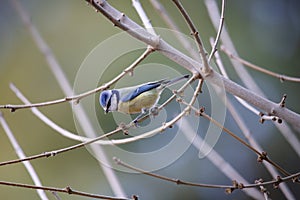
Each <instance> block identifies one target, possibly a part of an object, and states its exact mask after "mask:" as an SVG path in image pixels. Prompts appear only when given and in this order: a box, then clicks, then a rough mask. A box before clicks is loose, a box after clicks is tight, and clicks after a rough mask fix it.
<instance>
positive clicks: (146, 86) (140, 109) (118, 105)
mask: <svg viewBox="0 0 300 200" xmlns="http://www.w3.org/2000/svg"><path fill="white" fill-rule="evenodd" d="M188 77H189V75H188V74H187V75H184V76H180V77H177V78H174V79H171V80H168V79H162V80H157V81H153V82H147V83H143V84H140V85H136V86H132V87H125V88H119V89H112V90H104V91H102V92H101V94H100V96H99V103H100V105H101V107H102V108H103V110H104V112H105V113H108V112H113V111H117V112H121V113H125V114H137V113H145V112H146V111H147V110H149V109H152V108H154V107H155V106H156V105H157V103H158V101H159V99H160V95H161V93H162V92H163V90H164V89H165V88H167V87H169V86H171V85H173V84H175V83H178V82H179V81H182V80H184V79H187V78H188ZM138 118H139V116H138V117H137V118H136V119H135V120H134V121H135V122H136V121H137V119H138Z"/></svg>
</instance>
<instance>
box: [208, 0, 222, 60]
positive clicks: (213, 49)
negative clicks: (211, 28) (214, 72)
mask: <svg viewBox="0 0 300 200" xmlns="http://www.w3.org/2000/svg"><path fill="white" fill-rule="evenodd" d="M224 16H225V0H222V7H221V17H220V24H219V28H218V31H217V36H216V39H215V42H214V44H213V45H212V49H211V52H210V54H209V57H208V63H209V62H210V61H211V58H212V57H213V56H214V54H215V52H216V51H217V45H218V42H219V40H220V36H221V33H222V29H223V26H224Z"/></svg>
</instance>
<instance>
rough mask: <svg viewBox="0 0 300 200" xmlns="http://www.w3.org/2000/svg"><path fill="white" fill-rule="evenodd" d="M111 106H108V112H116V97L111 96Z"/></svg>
mask: <svg viewBox="0 0 300 200" xmlns="http://www.w3.org/2000/svg"><path fill="white" fill-rule="evenodd" d="M110 101H111V104H110V108H109V110H110V111H116V110H118V103H119V102H118V98H117V96H116V95H113V96H112V97H111V100H110Z"/></svg>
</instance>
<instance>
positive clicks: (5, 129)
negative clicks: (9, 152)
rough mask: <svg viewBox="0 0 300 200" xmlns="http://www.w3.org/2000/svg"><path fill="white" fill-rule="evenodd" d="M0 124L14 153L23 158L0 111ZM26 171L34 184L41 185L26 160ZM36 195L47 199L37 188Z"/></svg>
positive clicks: (20, 149) (23, 155)
mask: <svg viewBox="0 0 300 200" xmlns="http://www.w3.org/2000/svg"><path fill="white" fill-rule="evenodd" d="M0 124H1V125H2V128H3V129H4V131H5V133H6V135H7V137H8V138H9V140H10V143H11V144H12V146H13V148H14V150H15V152H16V154H17V155H18V157H19V158H20V159H22V158H25V157H26V155H25V153H24V152H23V150H22V148H21V146H20V145H19V143H18V141H17V139H16V138H15V137H14V134H13V133H12V131H11V129H10V128H9V126H8V124H7V122H6V120H5V119H4V117H3V114H2V112H0ZM23 164H24V166H25V168H26V170H27V172H28V173H29V175H30V177H31V179H32V181H33V182H34V184H35V186H42V183H41V181H40V179H39V177H38V175H37V173H36V172H35V170H34V168H33V166H32V165H31V164H30V162H28V161H26V162H23ZM37 193H38V195H39V196H40V198H41V199H43V200H48V197H47V195H46V194H45V192H44V191H43V190H37Z"/></svg>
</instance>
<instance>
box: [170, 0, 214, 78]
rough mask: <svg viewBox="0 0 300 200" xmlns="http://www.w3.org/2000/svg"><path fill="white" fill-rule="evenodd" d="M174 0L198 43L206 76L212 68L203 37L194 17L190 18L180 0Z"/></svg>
mask: <svg viewBox="0 0 300 200" xmlns="http://www.w3.org/2000/svg"><path fill="white" fill-rule="evenodd" d="M173 2H174V3H175V5H176V6H177V8H178V9H179V11H180V13H181V14H182V16H183V17H184V19H185V20H186V22H187V24H188V25H189V28H190V29H191V31H192V32H191V35H193V36H194V38H195V40H196V43H197V45H198V50H199V53H200V56H201V60H202V62H203V69H202V71H203V74H204V76H208V75H209V74H210V73H211V71H212V69H211V67H210V66H209V64H208V60H207V57H206V52H205V49H204V46H203V43H202V41H201V37H200V35H199V32H198V31H197V29H196V27H195V25H194V23H193V21H192V19H191V18H190V16H189V14H188V13H187V12H186V11H185V9H184V7H183V6H182V4H181V3H180V2H179V0H173Z"/></svg>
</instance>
